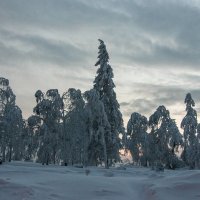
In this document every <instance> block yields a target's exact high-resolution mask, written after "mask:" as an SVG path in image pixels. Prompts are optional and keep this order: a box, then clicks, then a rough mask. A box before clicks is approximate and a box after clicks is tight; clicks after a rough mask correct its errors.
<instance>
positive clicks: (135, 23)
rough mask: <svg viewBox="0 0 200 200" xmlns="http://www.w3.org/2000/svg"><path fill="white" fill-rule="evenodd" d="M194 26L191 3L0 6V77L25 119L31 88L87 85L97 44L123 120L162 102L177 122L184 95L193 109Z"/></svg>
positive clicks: (196, 16)
mask: <svg viewBox="0 0 200 200" xmlns="http://www.w3.org/2000/svg"><path fill="white" fill-rule="evenodd" d="M199 21H200V4H199V3H198V2H197V1H193V0H190V1H189V0H168V1H160V0H152V1H149V0H124V1H121V0H110V1H107V0H102V1H94V0H60V1H56V0H43V1H40V0H32V1H27V0H18V1H16V0H7V1H0V24H1V27H0V70H1V73H2V74H1V76H5V77H7V78H10V79H11V83H12V85H11V87H13V88H14V91H15V92H16V95H17V99H18V103H19V104H20V106H21V107H22V108H23V109H24V112H25V113H30V112H31V110H32V107H33V100H32V98H33V94H34V92H35V90H36V89H42V90H44V91H45V90H47V89H49V88H51V87H52V88H58V89H59V90H60V92H64V91H66V90H67V88H69V87H76V88H77V87H78V88H80V89H81V90H83V91H84V90H87V89H89V88H90V87H92V81H93V79H94V76H95V71H96V68H95V67H93V65H94V63H95V61H96V57H97V52H98V49H97V45H98V43H97V39H98V38H102V39H103V40H105V42H106V44H107V49H108V51H109V54H110V58H111V59H110V63H111V65H112V67H113V70H114V74H115V83H116V86H117V89H116V90H117V96H118V98H119V100H120V101H121V102H122V103H121V108H122V111H123V113H124V115H125V117H128V116H129V115H130V113H131V112H134V111H137V112H141V113H142V114H145V115H149V114H151V113H152V112H153V111H154V110H155V109H156V108H157V107H158V106H159V105H161V104H164V105H166V107H169V109H170V111H171V112H172V113H177V115H179V116H180V115H182V114H183V113H184V104H183V100H184V97H185V94H186V93H187V92H191V93H192V95H193V97H194V99H195V100H196V101H197V106H196V107H197V110H198V109H199V106H200V105H199V103H198V100H199V99H200V91H199V89H198V88H200V81H199V80H200V77H199V76H198V75H197V73H199V72H200V67H199V66H200V46H199V44H200V34H199V30H200V24H199ZM24 93H26V94H24ZM23 94H24V95H23ZM25 98H27V101H25ZM27 102H31V103H30V104H29V103H27ZM27 110H29V111H27Z"/></svg>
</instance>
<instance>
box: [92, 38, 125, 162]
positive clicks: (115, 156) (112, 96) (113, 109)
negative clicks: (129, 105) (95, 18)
mask: <svg viewBox="0 0 200 200" xmlns="http://www.w3.org/2000/svg"><path fill="white" fill-rule="evenodd" d="M99 42H100V45H99V48H98V49H99V52H98V54H99V55H98V60H97V62H96V64H95V66H99V68H98V70H97V76H96V77H95V80H94V89H95V90H97V91H98V93H99V95H100V100H101V101H102V102H103V104H104V109H105V112H106V115H107V118H108V121H109V123H110V127H111V138H110V139H111V141H112V144H110V145H109V146H107V152H108V160H109V163H110V164H112V163H113V161H120V157H119V150H120V148H121V147H122V140H121V139H120V137H119V136H120V134H122V138H125V137H124V136H125V130H124V124H123V119H122V114H121V112H120V105H119V103H118V101H117V98H116V93H115V91H114V88H115V84H114V82H113V77H114V74H113V70H112V68H111V66H110V65H109V55H108V52H107V50H106V45H105V44H104V42H103V41H102V40H100V39H99Z"/></svg>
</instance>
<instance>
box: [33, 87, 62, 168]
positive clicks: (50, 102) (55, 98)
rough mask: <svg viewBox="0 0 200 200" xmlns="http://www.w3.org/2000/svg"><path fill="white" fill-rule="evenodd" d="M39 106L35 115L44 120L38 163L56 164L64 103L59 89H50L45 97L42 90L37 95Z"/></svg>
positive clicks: (41, 129) (35, 109) (35, 110)
mask: <svg viewBox="0 0 200 200" xmlns="http://www.w3.org/2000/svg"><path fill="white" fill-rule="evenodd" d="M35 97H36V102H37V105H36V107H35V108H34V110H33V111H34V113H35V114H36V115H37V116H39V117H40V119H41V120H42V125H41V127H40V131H39V132H40V142H39V150H38V152H37V156H38V161H39V162H42V164H44V163H46V164H47V165H48V164H49V162H53V163H56V159H57V156H58V152H59V148H60V147H59V138H60V135H61V131H62V127H61V123H60V122H61V119H62V110H63V101H62V98H61V97H60V94H59V93H58V90H57V89H50V90H48V91H47V92H46V95H44V94H43V93H42V92H41V91H40V90H38V91H37V92H36V93H35Z"/></svg>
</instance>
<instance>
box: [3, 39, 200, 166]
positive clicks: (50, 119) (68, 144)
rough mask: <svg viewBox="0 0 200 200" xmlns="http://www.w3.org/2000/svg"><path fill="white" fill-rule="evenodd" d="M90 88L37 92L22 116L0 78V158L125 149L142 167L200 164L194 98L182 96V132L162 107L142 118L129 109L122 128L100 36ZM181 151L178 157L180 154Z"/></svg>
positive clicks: (86, 158)
mask: <svg viewBox="0 0 200 200" xmlns="http://www.w3.org/2000/svg"><path fill="white" fill-rule="evenodd" d="M99 42H100V45H99V48H98V49H99V52H98V59H97V62H96V64H95V66H97V74H96V77H95V79H94V82H93V88H92V89H90V90H88V91H86V92H83V93H82V92H81V91H80V90H79V89H74V88H70V89H68V90H67V91H66V92H65V93H64V94H62V95H61V94H59V91H58V90H57V89H50V90H48V91H46V92H42V91H41V90H38V91H36V93H35V100H36V104H35V107H34V108H33V115H31V116H30V117H29V118H28V119H27V120H24V119H23V117H22V111H21V109H20V108H19V107H18V106H17V105H16V102H15V100H16V96H15V94H14V93H13V91H12V89H11V87H10V85H9V80H8V79H6V78H3V77H2V78H0V157H2V160H3V162H5V161H11V160H25V161H36V162H39V163H42V164H49V163H54V164H61V163H62V164H63V165H75V164H79V165H83V166H88V165H95V166H98V165H104V166H105V167H106V168H108V167H109V166H112V165H114V164H115V163H117V162H121V158H120V150H122V149H125V151H130V153H131V155H132V158H133V161H134V162H136V163H138V164H140V165H143V166H155V165H158V164H162V165H164V166H165V167H166V168H170V169H175V168H177V167H183V166H189V167H190V168H191V169H194V168H199V167H200V124H198V122H197V112H196V111H195V109H194V106H195V103H194V101H193V99H192V96H191V94H190V93H188V94H187V95H186V98H185V105H186V115H185V117H184V118H183V120H182V122H181V128H182V129H183V135H182V134H181V133H180V131H179V129H178V127H177V125H176V122H175V120H174V119H172V118H171V117H170V113H169V111H168V110H167V109H166V108H165V106H163V105H162V106H159V107H158V108H157V110H156V111H155V112H154V113H153V114H152V115H151V116H150V117H149V119H147V118H146V117H145V116H142V115H141V114H139V113H136V112H134V113H132V114H131V116H130V119H129V121H128V124H127V129H126V130H125V128H124V122H123V118H122V114H121V112H120V105H119V103H118V101H117V98H116V93H115V91H114V88H115V84H114V82H113V77H114V75H113V70H112V67H111V66H110V64H109V54H108V52H107V50H106V45H105V44H104V42H103V41H102V40H100V39H99ZM179 154H181V156H179Z"/></svg>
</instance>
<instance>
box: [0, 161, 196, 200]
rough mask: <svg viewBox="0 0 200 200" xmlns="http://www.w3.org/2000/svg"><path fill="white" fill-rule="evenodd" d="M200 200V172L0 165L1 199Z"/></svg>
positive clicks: (29, 164)
mask: <svg viewBox="0 0 200 200" xmlns="http://www.w3.org/2000/svg"><path fill="white" fill-rule="evenodd" d="M29 199H30V200H61V199H62V200H94V199H95V200H112V199H113V200H129V199H130V200H146V199H148V200H169V199H170V200H188V199H189V200H199V199H200V171H198V170H177V171H168V170H165V172H155V171H152V170H150V169H147V168H139V167H134V168H131V167H130V168H126V169H124V168H123V167H121V168H112V169H104V168H95V167H88V168H87V169H84V168H78V167H64V166H41V164H35V163H24V162H12V163H10V164H4V165H0V200H29Z"/></svg>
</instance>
